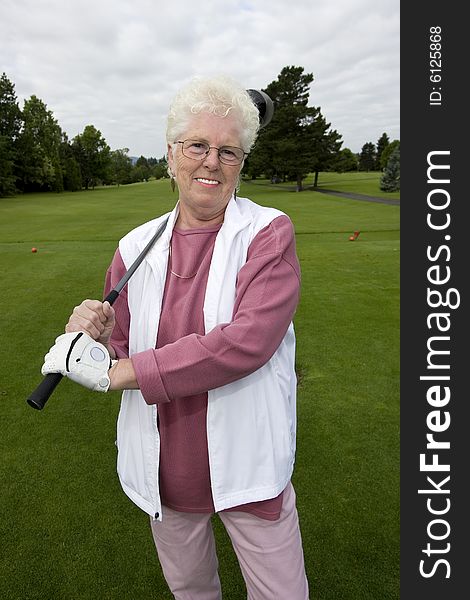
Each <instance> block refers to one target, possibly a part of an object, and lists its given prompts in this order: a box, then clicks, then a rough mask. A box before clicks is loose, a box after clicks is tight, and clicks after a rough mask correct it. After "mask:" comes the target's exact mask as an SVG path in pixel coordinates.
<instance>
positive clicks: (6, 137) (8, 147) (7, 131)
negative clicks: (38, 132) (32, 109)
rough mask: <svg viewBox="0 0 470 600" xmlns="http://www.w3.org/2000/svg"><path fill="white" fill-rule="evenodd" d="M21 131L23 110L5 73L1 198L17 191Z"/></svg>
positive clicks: (0, 90)
mask: <svg viewBox="0 0 470 600" xmlns="http://www.w3.org/2000/svg"><path fill="white" fill-rule="evenodd" d="M20 129H21V110H20V108H19V106H18V102H17V99H16V93H15V86H14V84H13V83H12V82H11V81H10V80H9V79H8V77H7V76H6V74H5V73H3V74H2V76H1V77H0V196H8V195H11V194H14V193H15V191H16V186H15V183H16V175H15V163H16V158H17V141H18V136H19V133H20Z"/></svg>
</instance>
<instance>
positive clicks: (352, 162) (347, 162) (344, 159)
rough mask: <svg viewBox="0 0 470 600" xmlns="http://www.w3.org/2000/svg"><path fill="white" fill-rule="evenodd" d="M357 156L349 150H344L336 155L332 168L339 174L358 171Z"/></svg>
mask: <svg viewBox="0 0 470 600" xmlns="http://www.w3.org/2000/svg"><path fill="white" fill-rule="evenodd" d="M357 167H358V163H357V155H356V154H354V153H353V152H352V151H351V150H350V149H349V148H343V149H342V150H340V151H339V152H338V154H337V155H336V157H335V159H334V161H333V164H332V168H333V169H334V170H335V171H336V172H337V173H346V172H347V171H357Z"/></svg>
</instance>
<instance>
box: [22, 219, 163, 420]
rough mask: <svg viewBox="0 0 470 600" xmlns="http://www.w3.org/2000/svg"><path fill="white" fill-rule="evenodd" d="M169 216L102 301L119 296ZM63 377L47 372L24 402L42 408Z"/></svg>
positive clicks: (112, 301) (112, 300)
mask: <svg viewBox="0 0 470 600" xmlns="http://www.w3.org/2000/svg"><path fill="white" fill-rule="evenodd" d="M168 219H169V217H167V218H166V219H165V220H164V221H163V223H162V224H161V225H160V226H159V227H158V229H157V231H156V232H155V235H154V236H153V237H152V239H151V240H150V242H149V243H148V244H147V245H146V246H145V248H144V249H143V250H142V252H141V253H140V254H139V256H138V257H137V258H136V259H135V261H134V262H133V263H132V265H131V266H130V267H129V269H128V270H127V271H126V272H125V273H124V275H123V277H122V278H121V279H120V281H119V283H118V284H117V285H116V287H114V288H113V289H112V290H111V291H110V292H109V294H108V295H107V296H106V298H105V299H104V300H103V302H109V304H111V305H112V304H113V303H114V302H115V300H116V299H117V298H118V297H119V293H120V292H121V290H122V288H123V287H124V286H125V285H126V283H127V282H128V281H129V279H130V278H131V277H132V275H133V274H134V273H135V271H136V269H137V267H138V266H139V265H140V263H141V262H142V261H143V260H144V258H145V256H146V254H147V252H148V251H149V250H150V248H151V247H152V246H153V245H154V243H155V242H156V241H157V240H158V238H159V237H160V236H161V235H162V233H163V232H164V230H165V227H166V224H167V223H168ZM62 379H63V375H62V374H61V373H48V374H47V375H45V377H44V379H43V380H42V381H41V383H40V384H39V385H38V386H37V388H36V389H35V390H34V391H33V393H32V394H31V395H30V396H29V398H28V399H27V400H26V402H27V403H28V404H29V405H30V406H31V407H32V408H35V409H36V410H42V409H43V408H44V406H45V404H46V402H47V401H48V400H49V397H50V396H51V394H52V392H53V391H54V390H55V388H56V387H57V386H58V385H59V383H60V381H61V380H62Z"/></svg>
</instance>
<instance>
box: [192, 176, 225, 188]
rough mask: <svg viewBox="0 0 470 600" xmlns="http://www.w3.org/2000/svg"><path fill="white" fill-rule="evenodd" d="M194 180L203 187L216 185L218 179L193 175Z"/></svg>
mask: <svg viewBox="0 0 470 600" xmlns="http://www.w3.org/2000/svg"><path fill="white" fill-rule="evenodd" d="M195 181H197V182H198V183H200V184H201V185H203V186H204V187H216V186H218V185H219V183H220V181H218V180H217V179H206V178H205V177H195Z"/></svg>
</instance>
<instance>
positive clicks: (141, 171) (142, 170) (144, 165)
mask: <svg viewBox="0 0 470 600" xmlns="http://www.w3.org/2000/svg"><path fill="white" fill-rule="evenodd" d="M150 174H151V169H150V164H149V161H148V160H147V159H146V158H145V156H139V158H138V159H137V161H136V163H135V175H134V181H148V179H149V178H150Z"/></svg>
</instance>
